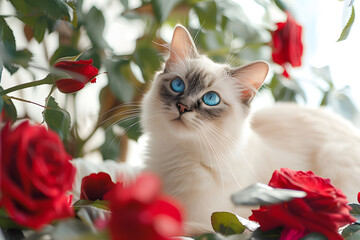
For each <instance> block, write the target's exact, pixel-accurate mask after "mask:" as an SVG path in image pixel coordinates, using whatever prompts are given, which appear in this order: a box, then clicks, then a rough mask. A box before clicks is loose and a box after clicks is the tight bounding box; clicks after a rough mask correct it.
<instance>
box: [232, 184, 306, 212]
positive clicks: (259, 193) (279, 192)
mask: <svg viewBox="0 0 360 240" xmlns="http://www.w3.org/2000/svg"><path fill="white" fill-rule="evenodd" d="M305 196H306V193H305V192H303V191H298V190H291V189H281V188H272V187H270V186H268V185H266V184H263V183H255V184H253V185H250V186H249V187H247V188H245V189H243V190H241V191H240V192H237V193H235V194H233V195H231V200H232V201H233V203H234V204H235V205H244V206H257V205H271V204H278V203H282V202H288V201H291V200H292V199H294V198H302V197H305Z"/></svg>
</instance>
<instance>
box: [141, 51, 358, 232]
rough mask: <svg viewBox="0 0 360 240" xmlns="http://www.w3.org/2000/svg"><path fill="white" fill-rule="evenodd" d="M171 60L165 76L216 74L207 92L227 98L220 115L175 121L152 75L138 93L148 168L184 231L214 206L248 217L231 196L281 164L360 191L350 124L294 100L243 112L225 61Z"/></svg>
mask: <svg viewBox="0 0 360 240" xmlns="http://www.w3.org/2000/svg"><path fill="white" fill-rule="evenodd" d="M177 64H178V65H173V68H172V69H171V70H170V72H169V73H168V76H180V77H182V78H183V75H184V72H186V70H187V69H189V68H191V67H196V68H199V69H203V71H207V73H210V75H212V76H215V78H216V81H215V84H214V85H213V86H212V89H206V91H209V90H212V91H217V92H218V93H220V96H221V98H222V103H221V104H223V103H224V102H225V103H226V102H227V103H230V106H228V108H227V110H226V112H225V113H224V116H223V117H221V119H218V120H214V121H208V120H204V119H201V117H200V116H198V115H197V114H196V112H189V113H185V114H183V120H182V122H178V121H176V122H174V121H172V119H174V118H175V117H177V116H178V115H179V113H178V110H177V108H176V106H175V104H174V106H171V109H170V110H167V111H165V110H164V109H163V108H162V106H163V105H164V103H163V101H162V100H161V98H160V97H159V86H161V84H162V81H163V78H162V77H161V76H159V75H157V76H156V77H155V79H154V82H153V83H152V86H151V88H150V90H149V91H148V92H147V94H146V95H145V97H144V99H143V105H142V127H143V130H144V132H145V134H147V135H149V142H148V147H147V155H146V157H147V159H146V163H147V168H148V169H149V170H151V171H153V172H155V173H157V174H159V175H160V177H161V178H162V180H163V184H164V188H165V191H166V192H167V193H169V194H171V195H172V196H174V197H176V198H177V199H179V200H180V201H181V202H182V203H183V204H184V206H185V209H186V218H187V221H188V222H189V228H188V229H187V233H188V234H196V233H199V230H200V232H201V231H206V230H210V229H211V227H210V216H211V213H212V212H215V211H234V212H236V213H238V214H239V215H241V216H242V217H248V216H249V215H250V211H249V209H245V208H235V207H234V205H233V204H232V203H231V201H230V195H231V194H233V193H235V192H237V191H239V190H241V189H242V188H245V187H246V186H248V185H250V184H253V183H256V182H263V183H268V181H269V179H270V178H271V175H272V173H273V171H274V170H277V169H280V168H282V167H287V168H290V169H293V170H304V171H308V170H312V171H314V172H315V173H316V174H318V175H319V176H322V177H325V178H330V179H331V181H332V183H333V184H334V185H335V186H336V187H339V188H341V189H342V190H343V192H344V193H345V194H346V195H347V196H348V197H349V199H350V201H355V199H356V194H357V192H358V191H359V190H360V134H359V132H358V130H357V129H355V128H354V127H353V126H351V124H350V123H348V122H347V121H345V120H344V119H342V118H340V117H338V116H337V115H335V114H333V113H330V112H327V111H325V110H323V109H310V108H305V107H300V106H297V105H295V104H277V105H275V106H274V107H272V108H268V109H264V110H261V111H259V112H255V113H253V114H247V111H248V110H247V107H246V106H245V105H244V104H243V103H241V101H239V89H240V92H241V87H240V88H239V83H238V82H237V81H236V79H234V78H233V77H231V76H228V75H226V74H224V68H225V67H224V65H219V64H216V63H213V62H212V61H210V60H209V59H208V58H206V57H200V58H196V59H191V58H183V59H182V60H181V61H179V62H178V63H177ZM179 64H180V65H179ZM204 81H207V80H206V79H205V80H204ZM206 91H205V92H206ZM201 94H203V93H201ZM201 94H200V95H199V96H201ZM189 101H191V99H190V100H189Z"/></svg>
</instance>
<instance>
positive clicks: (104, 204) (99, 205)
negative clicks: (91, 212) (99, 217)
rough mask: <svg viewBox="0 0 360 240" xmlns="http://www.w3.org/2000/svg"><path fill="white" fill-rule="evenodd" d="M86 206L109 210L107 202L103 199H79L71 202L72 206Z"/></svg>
mask: <svg viewBox="0 0 360 240" xmlns="http://www.w3.org/2000/svg"><path fill="white" fill-rule="evenodd" d="M86 206H93V207H96V208H100V209H104V210H109V202H108V201H104V200H96V201H91V200H85V199H80V200H78V201H77V202H75V203H74V204H73V207H74V208H82V207H86Z"/></svg>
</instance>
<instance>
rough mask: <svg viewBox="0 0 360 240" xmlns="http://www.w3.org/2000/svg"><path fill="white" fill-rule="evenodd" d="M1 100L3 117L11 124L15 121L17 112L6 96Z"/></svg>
mask: <svg viewBox="0 0 360 240" xmlns="http://www.w3.org/2000/svg"><path fill="white" fill-rule="evenodd" d="M2 100H4V112H5V115H6V116H7V117H8V118H9V119H10V121H11V122H15V121H16V119H17V111H16V107H15V105H14V103H13V102H12V101H11V99H10V98H8V97H6V96H2Z"/></svg>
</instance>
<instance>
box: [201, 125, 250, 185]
mask: <svg viewBox="0 0 360 240" xmlns="http://www.w3.org/2000/svg"><path fill="white" fill-rule="evenodd" d="M212 127H214V125H209V128H208V129H209V130H210V131H211V132H212V133H213V135H214V137H215V138H220V139H219V140H220V141H218V142H219V144H220V145H221V148H222V149H227V150H228V152H229V153H230V154H231V157H232V159H233V161H234V160H236V157H235V155H234V153H233V151H232V149H231V148H230V147H229V145H228V144H226V143H230V144H231V146H234V145H233V143H232V142H231V140H229V139H228V138H227V136H226V135H225V134H224V133H223V132H222V131H221V132H220V131H219V130H217V129H215V128H212ZM219 151H220V152H221V154H222V156H223V162H225V164H226V165H227V166H228V168H229V170H230V173H231V175H232V177H233V178H234V180H235V182H236V184H237V185H238V186H239V187H240V188H242V187H243V186H242V184H241V183H240V182H239V180H238V178H237V177H236V175H235V172H234V170H233V167H234V166H235V164H232V165H233V166H232V165H231V164H230V163H229V161H228V158H227V157H226V156H225V154H224V152H223V151H221V150H219ZM235 170H236V169H235Z"/></svg>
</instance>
